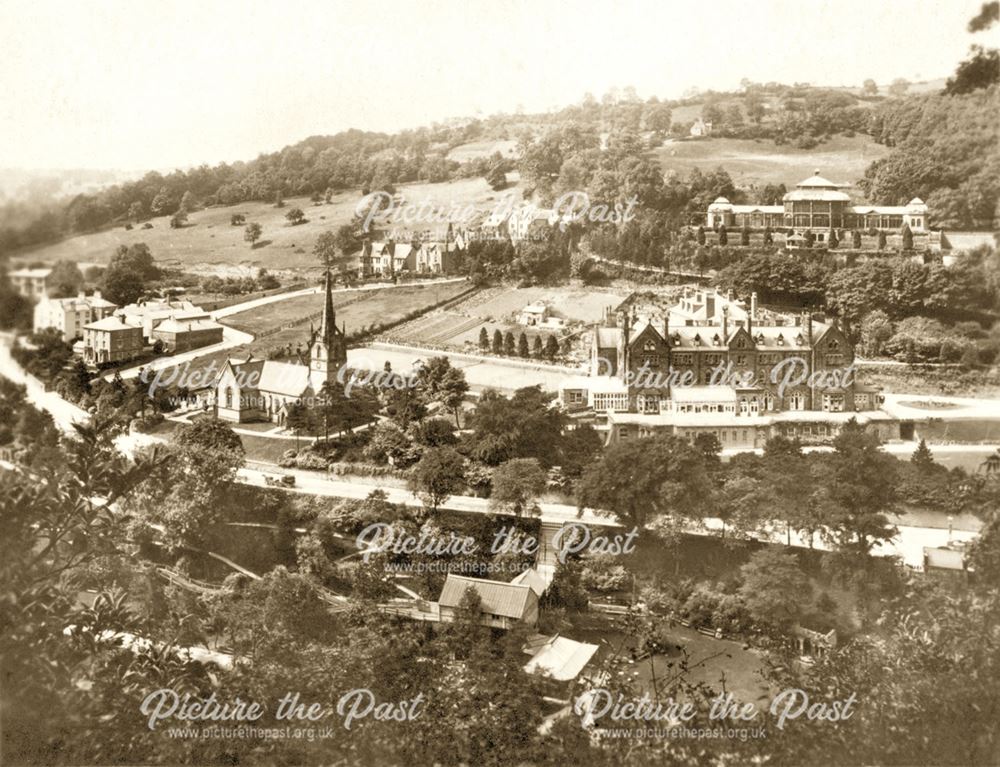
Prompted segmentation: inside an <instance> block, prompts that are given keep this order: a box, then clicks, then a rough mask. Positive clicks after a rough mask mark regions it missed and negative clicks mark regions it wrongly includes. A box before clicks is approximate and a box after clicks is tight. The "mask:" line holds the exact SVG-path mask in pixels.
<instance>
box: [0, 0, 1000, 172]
mask: <svg viewBox="0 0 1000 767" xmlns="http://www.w3.org/2000/svg"><path fill="white" fill-rule="evenodd" d="M981 2H982V0H836V1H835V2H828V1H827V0H791V1H786V0H754V1H753V2H748V0H734V1H732V2H730V0H709V1H708V2H704V1H702V2H671V0H659V1H658V2H656V1H653V0H650V1H648V2H643V3H628V2H618V1H617V0H616V2H613V3H612V2H586V1H585V0H574V1H570V0H550V1H549V2H546V1H545V0H530V1H526V2H519V1H517V0H465V1H464V2H461V1H459V0H455V1H454V2H453V1H452V0H420V1H419V2H408V3H403V2H385V1H383V2H350V3H348V2H343V0H325V2H317V3H306V2H294V1H289V0H285V1H284V2H266V3H265V2H253V1H252V0H240V1H239V2H221V1H216V0H196V1H192V2H187V1H185V2H162V1H160V0H124V1H121V2H119V1H118V0H114V1H107V2H105V1H103V0H82V1H81V0H62V2H50V1H48V0H30V2H17V1H16V0H0V57H2V58H0V139H2V141H0V167H48V168H56V167H64V168H65V167H85V168H123V169H133V168H161V169H162V168H170V167H175V166H190V165H196V164H198V163H202V162H208V163H214V162H218V161H223V160H225V161H230V160H241V159H244V160H245V159H251V158H253V157H255V156H256V155H257V154H258V153H260V152H264V151H273V150H275V149H279V148H281V147H283V146H285V145H287V144H290V143H294V142H296V141H298V140H300V139H302V138H305V137H306V136H309V135H313V134H323V133H335V132H336V131H338V130H341V129H344V128H350V127H357V128H364V129H371V130H387V131H391V130H395V129H399V128H408V127H417V126H419V125H426V124H429V123H431V122H433V121H435V120H441V119H445V118H448V117H455V116H465V115H473V114H476V113H479V112H481V113H483V114H490V113H494V112H498V111H514V110H515V109H516V108H517V107H518V105H523V107H524V108H525V109H526V110H527V111H536V110H545V109H549V108H551V107H557V106H564V105H566V104H568V103H572V102H577V101H579V100H580V98H581V97H582V96H583V94H584V93H585V92H586V91H591V92H593V93H594V94H595V95H596V96H597V97H598V98H600V96H601V94H602V93H604V92H605V91H606V90H608V89H609V88H610V87H613V86H618V87H622V86H626V85H634V86H635V87H636V89H637V90H638V92H639V95H640V96H642V97H644V98H645V97H647V96H650V95H653V94H655V95H658V96H660V97H662V98H670V97H676V96H679V95H681V94H682V93H683V91H684V90H686V89H687V88H690V87H692V86H698V87H702V88H716V89H724V88H733V87H736V86H737V85H738V83H739V81H740V80H741V79H742V78H744V77H748V78H750V79H751V80H755V81H768V80H778V81H784V82H792V81H799V82H811V83H814V84H830V85H837V84H852V85H853V84H860V83H861V82H862V81H863V80H864V79H865V78H866V77H872V78H875V79H876V80H877V81H878V82H880V83H886V82H889V81H891V80H892V79H893V78H895V77H906V78H909V79H919V78H925V79H932V78H938V77H943V76H946V75H948V74H950V73H951V72H953V70H954V68H955V65H956V64H957V63H958V61H959V60H960V59H961V58H963V57H964V55H965V53H966V51H967V49H968V47H969V45H970V44H971V43H972V42H973V41H974V38H973V36H972V35H969V34H968V33H967V32H966V24H967V22H968V20H969V19H970V18H971V17H972V16H974V15H975V14H976V12H977V11H978V9H979V6H980V5H981ZM988 34H992V33H988ZM976 37H983V33H980V35H977V36H976Z"/></svg>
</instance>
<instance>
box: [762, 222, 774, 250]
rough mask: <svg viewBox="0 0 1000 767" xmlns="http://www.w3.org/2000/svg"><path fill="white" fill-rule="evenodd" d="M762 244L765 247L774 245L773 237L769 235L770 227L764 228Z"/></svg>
mask: <svg viewBox="0 0 1000 767" xmlns="http://www.w3.org/2000/svg"><path fill="white" fill-rule="evenodd" d="M764 244H765V245H773V244H774V235H773V234H772V233H771V227H770V226H765V227H764Z"/></svg>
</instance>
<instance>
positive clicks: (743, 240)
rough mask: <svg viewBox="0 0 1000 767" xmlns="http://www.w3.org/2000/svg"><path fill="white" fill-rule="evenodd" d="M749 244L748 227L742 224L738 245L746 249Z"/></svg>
mask: <svg viewBox="0 0 1000 767" xmlns="http://www.w3.org/2000/svg"><path fill="white" fill-rule="evenodd" d="M749 244H750V226H749V224H744V225H743V228H742V229H741V230H740V245H742V246H743V247H747V246H748V245H749Z"/></svg>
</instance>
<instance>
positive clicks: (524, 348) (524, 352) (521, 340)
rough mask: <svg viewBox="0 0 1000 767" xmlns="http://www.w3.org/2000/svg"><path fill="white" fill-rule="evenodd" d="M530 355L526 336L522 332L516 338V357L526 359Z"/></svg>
mask: <svg viewBox="0 0 1000 767" xmlns="http://www.w3.org/2000/svg"><path fill="white" fill-rule="evenodd" d="M529 354H530V348H529V346H528V336H527V335H525V333H524V331H523V330H522V331H521V335H519V336H518V337H517V356H519V357H527V356H528V355H529Z"/></svg>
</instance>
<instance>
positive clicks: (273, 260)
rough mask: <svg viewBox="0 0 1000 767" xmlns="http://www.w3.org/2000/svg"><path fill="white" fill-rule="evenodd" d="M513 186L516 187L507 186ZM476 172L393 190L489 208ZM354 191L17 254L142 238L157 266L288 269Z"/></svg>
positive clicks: (349, 204) (106, 255) (57, 253)
mask: <svg viewBox="0 0 1000 767" xmlns="http://www.w3.org/2000/svg"><path fill="white" fill-rule="evenodd" d="M512 189H515V190H516V187H512ZM507 191H509V190H505V191H504V192H503V193H498V192H494V191H493V190H492V189H490V187H489V186H488V185H487V183H486V182H485V181H484V180H483V179H481V178H475V179H464V180H460V181H449V182H444V183H441V184H402V185H400V186H399V188H398V192H399V194H400V195H402V196H403V197H404V198H405V199H408V200H414V201H417V200H425V199H428V200H434V201H437V202H440V203H442V204H448V205H450V204H452V203H454V204H456V205H459V206H465V205H472V206H474V207H476V208H477V209H480V210H485V209H488V208H491V207H492V206H493V205H494V204H495V202H496V200H497V198H498V196H499V195H500V194H505V193H506V192H507ZM359 199H360V192H359V191H358V190H351V191H345V192H340V193H338V194H334V195H333V196H332V197H331V201H330V203H328V204H327V203H320V204H313V203H312V202H311V201H310V200H309V198H307V197H289V198H286V199H285V207H283V208H275V207H274V205H273V203H267V202H243V203H239V204H236V205H230V206H218V207H212V208H206V209H203V210H197V211H195V212H193V213H191V214H190V216H189V218H188V223H187V225H186V226H185V227H183V228H182V229H171V228H170V216H157V217H156V218H152V219H150V221H149V223H150V224H152V229H143V228H142V226H141V225H140V226H137V227H135V228H133V229H132V230H131V231H126V230H125V228H124V227H122V226H116V227H114V228H113V229H108V230H106V231H103V232H97V233H94V234H83V235H77V236H75V237H70V238H68V239H65V240H63V241H62V242H57V243H54V244H51V245H45V246H42V247H40V248H36V249H34V250H31V251H30V252H28V253H25V254H19V260H30V261H42V262H46V263H48V262H53V261H58V260H61V259H67V260H70V261H76V262H78V263H82V264H106V263H107V262H108V260H109V259H110V257H111V255H112V254H113V253H114V251H115V248H117V247H118V246H119V245H132V244H134V243H137V242H144V243H146V244H147V245H149V247H150V249H151V250H152V252H153V254H154V255H155V257H156V260H157V263H159V264H161V265H163V266H183V267H185V268H187V269H189V270H192V271H197V272H201V273H209V272H212V273H219V274H224V273H231V272H245V271H246V270H247V269H248V268H249V267H265V268H267V269H269V270H272V271H273V270H276V269H293V268H302V267H310V266H315V265H316V257H315V256H314V255H313V253H312V250H313V246H314V245H315V242H316V238H317V236H319V234H320V233H322V232H325V231H329V230H331V229H335V228H336V227H338V226H341V225H343V224H347V223H349V222H350V221H351V218H352V216H353V215H354V209H355V206H356V205H357V203H358V200H359ZM295 207H299V208H301V209H302V210H303V211H304V212H305V214H306V219H307V221H306V222H305V223H303V224H299V225H297V226H291V225H289V223H288V221H287V220H286V219H285V214H286V213H287V212H288V211H289V210H290V209H292V208H295ZM235 213H242V214H244V215H245V216H246V220H247V222H250V221H255V222H257V223H259V224H260V225H261V227H262V229H263V236H262V238H261V240H260V242H258V243H257V246H256V247H255V248H251V247H250V244H249V243H247V242H245V241H244V240H243V227H242V226H231V225H230V217H231V216H232V215H233V214H235Z"/></svg>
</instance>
